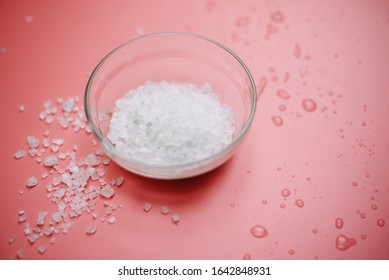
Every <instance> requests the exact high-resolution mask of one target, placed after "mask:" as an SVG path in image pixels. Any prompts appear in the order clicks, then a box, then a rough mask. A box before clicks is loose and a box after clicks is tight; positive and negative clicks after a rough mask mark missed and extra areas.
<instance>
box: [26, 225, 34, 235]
mask: <svg viewBox="0 0 389 280" xmlns="http://www.w3.org/2000/svg"><path fill="white" fill-rule="evenodd" d="M31 233H32V228H30V227H26V228H25V229H24V234H25V235H30V234H31Z"/></svg>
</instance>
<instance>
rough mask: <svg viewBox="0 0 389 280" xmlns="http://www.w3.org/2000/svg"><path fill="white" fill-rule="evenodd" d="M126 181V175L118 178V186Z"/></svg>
mask: <svg viewBox="0 0 389 280" xmlns="http://www.w3.org/2000/svg"><path fill="white" fill-rule="evenodd" d="M123 182H124V177H123V176H120V177H119V178H117V179H116V186H118V187H120V186H121V185H122V184H123Z"/></svg>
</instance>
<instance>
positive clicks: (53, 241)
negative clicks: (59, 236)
mask: <svg viewBox="0 0 389 280" xmlns="http://www.w3.org/2000/svg"><path fill="white" fill-rule="evenodd" d="M56 242H57V240H56V239H55V238H54V237H53V238H51V239H50V244H51V245H53V244H55V243H56Z"/></svg>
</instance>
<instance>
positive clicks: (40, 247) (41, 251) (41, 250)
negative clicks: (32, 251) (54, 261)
mask: <svg viewBox="0 0 389 280" xmlns="http://www.w3.org/2000/svg"><path fill="white" fill-rule="evenodd" d="M46 249H47V246H45V245H41V246H39V248H38V252H39V253H41V254H44V253H45V252H46Z"/></svg>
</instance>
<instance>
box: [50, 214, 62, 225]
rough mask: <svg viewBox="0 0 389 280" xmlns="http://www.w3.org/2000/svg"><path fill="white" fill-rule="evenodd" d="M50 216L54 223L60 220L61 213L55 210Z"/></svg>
mask: <svg viewBox="0 0 389 280" xmlns="http://www.w3.org/2000/svg"><path fill="white" fill-rule="evenodd" d="M51 217H52V218H53V220H54V222H56V223H59V222H60V221H62V215H61V213H59V212H55V213H54V214H53V215H51Z"/></svg>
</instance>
